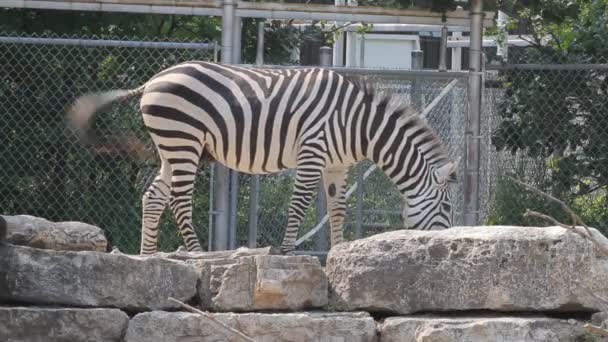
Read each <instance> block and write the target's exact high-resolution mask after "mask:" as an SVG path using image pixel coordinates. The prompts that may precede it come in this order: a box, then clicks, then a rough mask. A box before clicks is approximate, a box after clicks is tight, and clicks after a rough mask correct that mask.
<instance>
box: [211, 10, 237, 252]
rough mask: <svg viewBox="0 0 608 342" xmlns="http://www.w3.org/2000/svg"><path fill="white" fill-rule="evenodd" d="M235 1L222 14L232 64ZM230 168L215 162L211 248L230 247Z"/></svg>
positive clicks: (224, 46) (226, 49) (224, 40)
mask: <svg viewBox="0 0 608 342" xmlns="http://www.w3.org/2000/svg"><path fill="white" fill-rule="evenodd" d="M234 7H235V3H234V2H233V0H224V2H223V12H224V13H223V16H222V63H226V64H230V63H232V62H233V59H232V52H233V51H232V46H233V39H234V34H233V30H234V19H235V8H234ZM229 171H230V170H229V169H228V168H227V167H225V166H223V165H221V164H220V163H217V162H216V163H215V171H214V177H213V183H214V186H213V189H214V194H213V197H214V200H213V202H214V203H215V208H214V210H213V213H214V214H215V220H214V222H213V223H214V224H213V227H212V229H213V234H212V236H213V241H212V242H211V243H210V245H211V248H210V250H214V251H218V250H225V249H228V247H229V246H228V237H229V231H228V230H229V227H228V225H229V220H230V218H229V210H230V203H229V197H230V196H229V193H230V182H229V179H230V172H229Z"/></svg>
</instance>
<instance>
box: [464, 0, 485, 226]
mask: <svg viewBox="0 0 608 342" xmlns="http://www.w3.org/2000/svg"><path fill="white" fill-rule="evenodd" d="M482 9H483V3H482V0H472V1H471V13H470V16H471V38H470V40H471V45H470V47H469V51H470V52H469V94H468V102H469V106H468V107H469V112H468V118H467V123H466V125H467V126H466V132H465V144H466V145H465V169H464V202H463V204H464V218H463V221H464V225H467V226H473V225H476V224H478V218H479V215H478V214H479V152H480V149H479V138H480V129H481V124H480V123H481V120H480V116H481V79H482V70H481V58H482V50H481V49H482V47H481V43H482V37H483V32H482V22H483V15H484V13H483V12H482Z"/></svg>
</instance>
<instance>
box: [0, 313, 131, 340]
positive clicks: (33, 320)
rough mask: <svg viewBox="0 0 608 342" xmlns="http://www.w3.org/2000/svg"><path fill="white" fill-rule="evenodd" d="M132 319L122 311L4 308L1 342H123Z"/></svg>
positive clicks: (0, 325)
mask: <svg viewBox="0 0 608 342" xmlns="http://www.w3.org/2000/svg"><path fill="white" fill-rule="evenodd" d="M128 324H129V316H127V314H126V313H124V312H122V311H120V310H118V309H77V308H44V307H6V306H0V341H5V342H17V341H28V342H119V341H122V339H123V337H124V335H125V333H126V331H127V325H128Z"/></svg>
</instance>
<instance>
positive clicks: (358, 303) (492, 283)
mask: <svg viewBox="0 0 608 342" xmlns="http://www.w3.org/2000/svg"><path fill="white" fill-rule="evenodd" d="M596 233H597V232H596ZM597 234H598V235H599V233H597ZM599 238H601V239H602V242H601V243H607V241H608V240H607V239H606V238H605V237H603V236H601V235H599V236H598V239H599ZM597 253H598V251H597V250H596V249H595V248H594V246H593V245H592V244H591V243H590V242H589V241H588V240H586V239H584V238H582V237H581V236H579V235H578V234H575V233H573V232H571V231H569V230H567V229H564V228H560V227H548V228H532V227H498V226H491V227H459V228H453V229H448V230H438V231H416V230H402V231H394V232H389V233H384V234H379V235H375V236H372V237H369V238H366V239H362V240H358V241H353V242H350V243H344V244H340V245H338V246H336V247H335V248H333V249H332V250H331V251H330V253H329V255H328V261H327V267H326V271H327V275H328V278H329V281H330V305H331V306H333V307H334V308H337V309H341V310H370V311H380V312H392V313H399V314H408V313H414V312H421V311H453V310H480V309H489V310H498V311H554V310H556V311H599V310H600V309H601V308H599V307H598V306H599V305H600V304H599V303H598V301H597V300H595V299H594V298H592V297H591V296H589V294H588V292H587V291H586V290H583V288H586V289H588V290H591V291H594V292H596V293H598V294H600V295H603V296H604V297H608V272H606V269H608V267H607V263H606V262H607V260H606V259H605V258H604V257H601V256H599V255H598V254H597Z"/></svg>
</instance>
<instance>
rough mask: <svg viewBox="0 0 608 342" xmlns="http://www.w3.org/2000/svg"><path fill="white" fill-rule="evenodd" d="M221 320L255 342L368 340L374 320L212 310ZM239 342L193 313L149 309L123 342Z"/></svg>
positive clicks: (371, 338)
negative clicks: (151, 310)
mask: <svg viewBox="0 0 608 342" xmlns="http://www.w3.org/2000/svg"><path fill="white" fill-rule="evenodd" d="M213 316H214V317H216V318H217V319H218V320H220V321H221V322H223V323H225V324H227V325H229V326H231V327H233V328H235V329H238V330H239V331H241V332H242V333H244V334H245V335H247V336H248V337H250V338H252V339H254V340H255V341H256V342H311V341H322V342H347V341H348V342H372V341H375V338H376V323H375V322H374V320H373V318H371V317H370V316H369V314H367V313H363V312H360V313H337V314H336V313H320V312H318V313H311V312H302V313H274V314H270V313H242V314H236V313H216V314H213ZM149 341H163V342H190V341H192V342H194V341H197V342H225V341H240V340H239V338H238V337H237V336H235V335H234V334H233V333H231V332H230V331H228V330H227V329H225V328H223V327H221V326H219V325H217V324H215V323H213V322H212V321H210V320H209V319H207V318H204V317H202V316H200V315H197V314H191V313H185V312H173V313H170V312H164V311H153V312H146V313H141V314H138V315H136V316H135V317H134V318H133V319H132V320H131V322H130V324H129V329H128V331H127V336H126V338H125V342H149Z"/></svg>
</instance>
